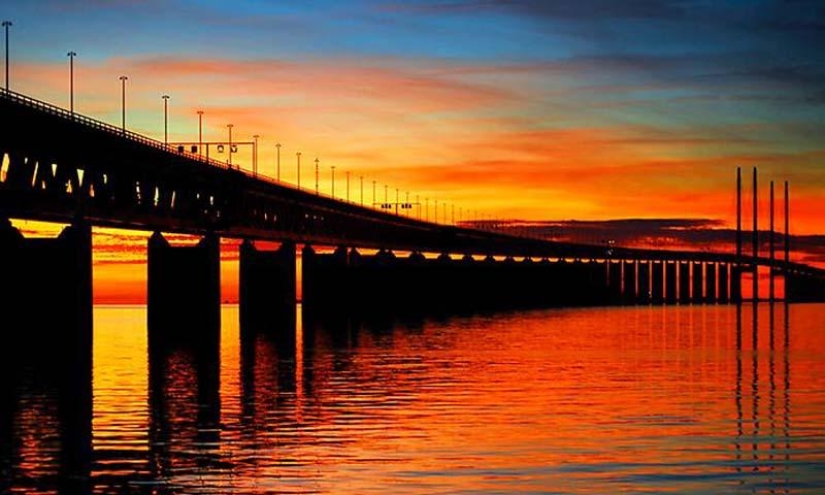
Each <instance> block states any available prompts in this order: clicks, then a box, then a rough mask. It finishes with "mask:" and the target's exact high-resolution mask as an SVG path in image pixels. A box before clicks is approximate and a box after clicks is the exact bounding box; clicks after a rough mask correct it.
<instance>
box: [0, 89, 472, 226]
mask: <svg viewBox="0 0 825 495" xmlns="http://www.w3.org/2000/svg"><path fill="white" fill-rule="evenodd" d="M0 98H5V99H7V100H11V101H14V102H15V103H18V104H21V105H24V106H27V107H31V108H36V109H38V110H40V111H43V112H46V113H49V114H52V115H56V116H59V117H61V118H63V119H66V120H68V121H73V122H79V123H82V124H84V125H87V126H89V127H93V128H95V129H98V130H101V131H104V132H106V133H108V134H111V135H114V136H118V137H121V138H125V139H129V140H131V141H134V142H137V143H140V144H143V145H145V146H150V147H152V148H156V149H159V150H161V151H165V152H167V153H171V154H173V155H175V156H179V157H183V158H186V159H189V160H194V161H198V162H201V163H204V164H207V165H211V166H213V167H216V168H220V169H223V170H229V169H234V170H237V171H239V172H241V173H243V174H245V175H247V176H250V177H254V178H255V179H257V180H260V181H263V182H267V183H269V184H273V185H277V186H279V187H287V188H290V189H294V190H299V191H309V189H306V188H300V187H297V186H296V185H293V184H290V183H288V182H283V181H279V180H276V179H275V178H273V177H269V176H267V175H266V174H252V173H251V172H250V171H248V170H243V169H241V168H240V166H235V167H232V166H230V165H229V164H228V163H226V162H222V161H219V160H215V159H213V158H207V157H205V156H203V155H201V154H197V155H195V154H191V153H186V152H180V151H177V150H176V149H175V148H173V147H172V146H170V145H168V144H166V143H163V142H161V141H158V140H155V139H152V138H150V137H147V136H144V135H142V134H138V133H136V132H134V131H130V130H126V129H124V128H122V127H117V126H114V125H112V124H107V123H106V122H102V121H100V120H97V119H93V118H91V117H87V116H85V115H82V114H79V113H77V112H71V111H69V110H66V109H65V108H61V107H59V106H56V105H52V104H51V103H46V102H45V101H42V100H38V99H36V98H32V97H31V96H27V95H24V94H21V93H16V92H14V91H11V90H5V91H0ZM318 195H320V196H324V197H327V198H331V199H334V200H339V201H344V202H347V203H350V204H356V203H355V202H353V201H345V200H343V199H340V198H336V197H333V196H331V195H329V194H326V193H324V192H319V193H318ZM368 209H369V208H368ZM385 213H386V212H385ZM435 223H438V222H435ZM478 230H484V229H480V228H479V229H478Z"/></svg>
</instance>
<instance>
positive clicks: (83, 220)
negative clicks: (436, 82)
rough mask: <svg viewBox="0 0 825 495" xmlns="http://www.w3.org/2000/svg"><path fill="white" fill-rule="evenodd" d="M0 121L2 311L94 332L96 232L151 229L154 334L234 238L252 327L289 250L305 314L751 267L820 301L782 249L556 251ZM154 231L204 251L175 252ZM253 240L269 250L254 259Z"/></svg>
mask: <svg viewBox="0 0 825 495" xmlns="http://www.w3.org/2000/svg"><path fill="white" fill-rule="evenodd" d="M0 119H2V122H3V131H2V133H0V155H1V156H2V169H0V255H2V256H3V261H4V265H5V267H6V276H5V277H4V283H3V288H2V289H1V290H0V300H2V301H3V304H4V305H5V306H6V307H10V308H15V307H18V306H19V305H21V304H23V305H24V304H32V303H31V301H38V303H37V304H36V305H35V309H38V308H39V309H43V308H45V307H49V304H50V303H49V302H48V301H61V304H64V305H67V306H66V308H67V309H66V311H69V312H70V313H71V314H73V315H74V316H73V318H75V319H78V321H86V320H88V321H90V318H91V316H90V314H91V313H90V312H91V309H90V308H91V227H92V226H104V227H116V228H122V229H136V230H144V231H151V232H153V235H152V237H151V239H150V241H149V246H148V250H149V256H148V271H149V286H148V297H149V300H148V306H149V319H150V323H151V322H152V321H156V322H159V321H166V320H169V319H170V318H171V317H173V316H174V315H190V316H191V315H204V314H207V315H211V318H212V317H214V318H217V317H218V316H217V315H218V314H219V313H218V311H219V305H220V276H219V244H218V240H219V239H220V238H222V237H223V238H234V239H242V240H243V243H242V244H241V249H240V271H241V273H240V282H241V287H240V290H241V293H240V304H241V313H242V315H248V316H249V318H257V317H260V316H261V315H265V314H267V313H270V312H271V311H272V308H273V307H274V306H277V305H286V306H291V305H294V303H295V294H296V289H295V286H296V248H297V246H298V245H302V246H303V256H302V264H303V268H302V269H303V272H302V273H303V284H304V291H303V292H304V297H303V300H304V304H305V305H306V306H316V307H327V306H331V307H339V308H340V307H348V308H351V307H357V306H359V305H360V306H372V307H388V306H443V307H452V306H458V307H460V306H482V307H484V306H486V305H495V304H505V303H506V304H510V303H515V304H522V303H523V304H542V305H606V304H647V303H657V304H658V303H661V304H675V303H738V302H741V301H742V300H743V295H742V294H743V292H742V287H741V285H742V274H743V273H745V272H749V273H756V271H757V270H759V268H760V267H766V268H767V270H768V271H769V273H770V277H769V279H770V284H771V298H774V295H773V283H774V279H775V278H776V277H781V278H783V279H784V298H785V299H786V300H788V301H809V300H825V271H823V270H821V269H817V268H814V267H811V266H807V265H804V264H800V263H793V262H790V261H789V259H788V256H787V240H786V249H785V258H784V259H777V258H775V257H774V256H773V250H772V251H771V256H770V257H760V256H755V255H751V256H745V255H741V254H731V253H713V252H699V251H670V250H653V249H631V248H624V247H616V246H609V247H608V246H603V245H588V244H576V243H563V242H553V241H548V240H542V239H536V238H530V237H521V236H516V235H511V234H508V233H505V232H500V231H496V230H491V229H484V228H476V227H477V225H478V224H475V225H470V224H465V225H464V226H461V225H444V224H438V223H434V222H429V221H422V220H421V219H417V218H413V217H411V216H403V215H398V214H392V213H388V212H386V211H381V210H378V209H375V208H372V207H368V206H367V207H365V206H363V205H362V204H356V203H353V202H349V201H344V200H340V199H336V198H333V197H327V196H324V195H320V194H317V192H314V191H308V190H303V189H299V188H296V187H293V186H291V185H287V184H285V183H283V182H278V181H274V180H271V179H268V178H265V177H261V176H258V175H257V174H252V173H249V172H246V171H244V170H241V169H240V168H239V167H237V166H235V167H233V166H231V165H227V164H225V163H223V162H219V161H216V160H212V159H208V158H205V157H204V156H201V155H200V154H198V153H192V152H190V151H189V150H186V149H181V148H178V147H175V146H169V145H167V144H164V143H163V142H159V141H156V140H153V139H150V138H148V137H146V136H143V135H140V134H137V133H134V132H130V131H128V130H126V129H124V128H118V127H115V126H112V125H109V124H106V123H103V122H100V121H98V120H95V119H92V118H89V117H86V116H83V115H80V114H77V113H74V112H71V111H68V110H65V109H62V108H59V107H56V106H53V105H50V104H47V103H44V102H42V101H38V100H35V99H33V98H30V97H28V96H25V95H22V94H18V93H15V92H12V91H5V92H2V93H0ZM12 218H21V219H32V220H42V221H50V222H60V223H65V224H69V225H70V226H69V227H67V228H66V230H65V231H64V232H63V234H61V236H60V237H59V238H58V239H56V240H42V239H24V238H23V236H22V235H20V233H19V232H18V231H16V230H15V229H13V228H12V227H11V224H10V223H9V221H8V220H9V219H12ZM163 233H184V234H192V235H197V236H201V237H202V240H201V242H200V243H199V244H198V245H197V246H194V247H191V246H190V247H176V246H171V245H170V244H169V243H168V242H167V241H166V239H165V238H164V236H163ZM786 235H787V233H786ZM740 237H741V232H740ZM259 240H267V241H277V242H279V243H281V247H280V248H279V249H278V250H277V251H263V250H259V249H258V248H257V247H256V245H255V242H256V241H259ZM317 246H330V247H333V248H335V252H334V253H333V254H320V253H319V252H317V251H316V249H315V247H317ZM359 249H361V250H364V249H370V250H378V252H377V254H373V255H365V254H362V253H361V252H359ZM740 249H741V245H740ZM401 252H403V253H406V254H404V255H403V256H402V255H399V254H397V253H401ZM428 255H429V256H428ZM752 278H753V284H754V291H753V292H752V293H757V294H758V291H757V290H756V284H757V283H758V279H759V277H758V276H757V277H752ZM188 317H189V316H187V318H188Z"/></svg>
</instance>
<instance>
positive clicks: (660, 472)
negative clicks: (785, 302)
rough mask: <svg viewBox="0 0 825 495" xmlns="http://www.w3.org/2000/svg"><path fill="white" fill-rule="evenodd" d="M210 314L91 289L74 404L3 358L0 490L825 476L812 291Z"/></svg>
mask: <svg viewBox="0 0 825 495" xmlns="http://www.w3.org/2000/svg"><path fill="white" fill-rule="evenodd" d="M222 319H223V325H222V331H221V337H220V344H219V346H218V345H217V343H216V344H215V345H212V346H210V345H209V344H208V343H201V344H198V345H165V346H160V347H163V348H162V349H151V352H150V349H149V343H148V339H147V331H146V327H145V321H146V311H145V308H144V307H96V308H95V333H94V346H93V347H94V349H93V368H92V375H93V382H92V388H91V392H92V395H91V396H92V398H91V399H90V400H91V407H90V408H86V409H84V408H83V407H82V404H81V405H78V402H80V403H82V402H83V397H84V393H83V386H82V385H78V384H74V385H72V383H74V382H73V381H71V380H65V379H62V378H61V376H63V374H64V373H65V371H66V370H65V369H63V370H55V369H54V368H55V367H54V366H52V364H53V362H44V360H37V359H33V361H32V363H31V364H29V365H27V366H24V367H22V368H21V369H19V370H17V371H16V372H14V373H6V375H7V376H5V377H4V378H2V379H0V380H2V381H0V385H2V391H3V395H2V406H1V407H0V475H2V476H0V492H3V493H6V492H8V493H55V492H58V491H60V492H62V493H84V492H92V493H358V494H360V493H381V494H385V493H393V494H405V493H414V494H420V493H424V494H430V493H617V492H627V493H641V492H645V493H825V332H823V330H825V328H823V321H824V320H825V305H793V306H790V308H789V311H788V312H787V313H786V311H785V307H784V306H782V305H778V306H776V307H775V308H773V309H771V308H770V306H768V305H761V306H759V308H758V309H757V310H756V311H754V310H753V308H752V307H751V306H744V307H742V309H741V313H740V315H739V316H737V309H736V308H735V307H724V306H723V307H713V306H710V307H702V306H698V307H671V308H661V307H653V308H650V307H642V308H603V309H563V310H560V309H551V310H540V311H529V312H512V313H498V314H494V315H484V316H469V317H450V318H443V319H417V320H402V321H389V320H388V321H383V322H373V323H353V322H348V321H346V320H343V319H341V320H334V319H332V320H330V321H328V322H326V323H324V324H320V323H310V322H306V321H304V322H301V321H300V319H299V321H298V324H297V328H295V327H292V328H291V331H292V336H290V332H289V330H290V328H278V329H274V330H273V331H271V332H269V333H258V334H256V335H249V336H247V335H246V332H244V339H243V341H242V339H241V332H240V329H239V326H238V323H237V322H238V310H237V307H235V306H225V307H224V308H223V312H222ZM285 326H287V327H288V325H285ZM295 334H297V337H295ZM4 345H8V344H7V343H5V342H4ZM55 375H57V376H55ZM81 381H82V380H81ZM66 387H69V390H65V389H66ZM72 387H76V388H77V390H73V389H72ZM86 396H87V397H88V396H89V395H88V394H86ZM87 402H88V401H87ZM84 410H85V411H87V413H85V414H84V413H83V411H84ZM78 411H79V412H78Z"/></svg>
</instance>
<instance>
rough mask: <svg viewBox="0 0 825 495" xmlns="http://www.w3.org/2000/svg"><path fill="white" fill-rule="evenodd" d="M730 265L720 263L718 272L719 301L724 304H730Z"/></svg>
mask: <svg viewBox="0 0 825 495" xmlns="http://www.w3.org/2000/svg"><path fill="white" fill-rule="evenodd" d="M729 271H730V265H729V264H728V263H719V267H718V270H717V273H718V278H719V290H718V291H717V300H718V301H719V302H720V303H722V304H727V303H728V302H730V290H729V289H728V281H729V280H730V277H729Z"/></svg>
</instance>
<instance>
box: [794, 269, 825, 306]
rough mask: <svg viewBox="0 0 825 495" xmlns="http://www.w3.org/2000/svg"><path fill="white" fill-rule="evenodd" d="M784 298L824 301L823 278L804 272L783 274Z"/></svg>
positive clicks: (824, 285) (795, 300) (799, 300)
mask: <svg viewBox="0 0 825 495" xmlns="http://www.w3.org/2000/svg"><path fill="white" fill-rule="evenodd" d="M785 300H786V301H788V302H823V301H825V279H823V278H819V277H815V276H812V275H808V274H805V273H795V272H790V273H788V274H787V275H786V276H785Z"/></svg>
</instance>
